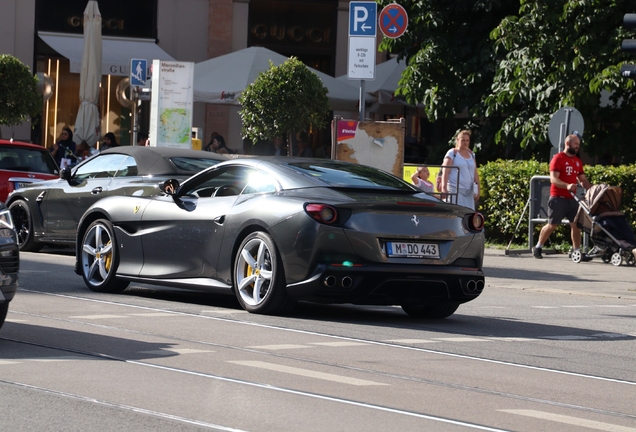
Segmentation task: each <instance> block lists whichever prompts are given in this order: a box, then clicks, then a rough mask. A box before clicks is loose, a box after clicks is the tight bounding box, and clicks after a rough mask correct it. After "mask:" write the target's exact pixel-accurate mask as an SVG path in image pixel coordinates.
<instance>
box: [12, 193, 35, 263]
mask: <svg viewBox="0 0 636 432" xmlns="http://www.w3.org/2000/svg"><path fill="white" fill-rule="evenodd" d="M9 211H10V212H11V219H13V225H14V226H15V232H16V234H17V235H18V247H19V248H20V250H21V251H24V252H37V251H39V250H40V249H42V246H43V245H42V244H40V243H38V242H37V241H36V240H35V236H34V235H33V218H32V217H31V210H29V204H27V203H26V201H23V200H17V201H13V202H12V203H11V204H10V205H9Z"/></svg>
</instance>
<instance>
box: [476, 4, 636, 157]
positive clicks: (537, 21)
mask: <svg viewBox="0 0 636 432" xmlns="http://www.w3.org/2000/svg"><path fill="white" fill-rule="evenodd" d="M520 3H521V6H520V9H519V12H518V14H517V16H510V17H508V18H506V19H504V20H503V21H502V22H501V23H500V25H498V26H497V27H496V28H495V29H494V31H493V32H492V37H493V39H494V40H495V42H496V47H497V53H498V55H499V59H500V61H499V63H498V65H497V69H496V74H495V78H494V82H493V86H492V91H491V93H490V94H489V95H488V96H487V97H486V104H487V106H488V110H487V112H486V114H487V116H488V117H490V116H494V115H501V114H504V113H505V114H506V118H505V121H504V122H503V124H502V127H501V128H500V130H499V131H498V133H497V135H496V141H497V142H500V143H503V142H510V141H520V143H521V146H522V147H530V148H535V149H539V148H541V147H542V146H543V147H545V145H546V142H547V130H548V124H549V121H550V116H551V115H552V114H553V113H554V112H556V111H557V110H558V109H559V108H560V107H563V106H573V107H575V108H577V109H578V110H579V111H580V112H581V114H582V115H583V118H584V119H585V125H586V130H585V135H584V138H585V139H584V142H583V144H584V148H585V150H586V152H587V153H588V154H592V155H602V154H604V153H606V152H612V153H613V154H615V155H620V156H622V157H623V161H624V162H632V161H634V160H635V159H636V147H635V146H633V145H632V143H631V141H632V140H633V137H634V133H635V132H636V130H635V125H634V122H633V118H634V114H636V113H635V112H634V104H633V103H632V101H633V99H634V96H635V93H634V83H633V82H632V81H630V80H626V79H622V78H621V77H620V74H619V70H620V65H621V64H622V63H623V62H624V60H626V59H628V57H627V56H626V54H625V53H622V52H621V50H620V44H621V40H622V39H623V38H624V37H626V32H625V30H623V29H621V25H622V19H623V14H624V13H625V12H626V11H629V12H636V10H631V9H633V8H634V5H633V2H628V1H626V0H522V1H521V2H520ZM601 90H606V91H607V92H609V93H608V94H610V95H611V96H610V98H609V99H610V103H609V104H605V103H602V100H601Z"/></svg>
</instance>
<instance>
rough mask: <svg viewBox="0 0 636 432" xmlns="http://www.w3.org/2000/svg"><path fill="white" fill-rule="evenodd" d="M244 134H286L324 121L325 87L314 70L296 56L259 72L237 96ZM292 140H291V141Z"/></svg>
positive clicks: (263, 136) (268, 137) (256, 136)
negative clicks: (240, 107)
mask: <svg viewBox="0 0 636 432" xmlns="http://www.w3.org/2000/svg"><path fill="white" fill-rule="evenodd" d="M239 102H240V103H241V106H242V109H241V111H240V115H241V118H242V120H243V128H242V135H243V138H249V139H250V140H251V141H252V142H257V141H259V140H272V139H274V138H276V137H285V136H287V137H289V139H291V136H290V135H291V134H292V133H293V132H298V131H304V130H307V129H309V128H314V129H318V128H320V127H322V126H324V125H325V123H326V119H327V114H328V112H329V101H328V99H327V89H326V88H325V87H324V86H323V84H322V81H321V80H320V78H319V77H318V75H316V74H315V73H313V72H311V71H310V70H309V69H308V68H307V66H305V64H304V63H302V62H301V61H300V60H298V59H297V58H295V57H291V58H289V59H288V60H286V61H285V62H284V63H283V64H281V65H280V66H274V65H273V64H272V63H271V62H270V68H269V69H268V70H267V71H265V72H261V74H259V76H258V78H256V80H255V81H254V82H253V83H252V84H250V85H248V86H247V88H246V89H245V90H244V91H243V93H242V94H241V96H240V97H239ZM290 142H291V141H290Z"/></svg>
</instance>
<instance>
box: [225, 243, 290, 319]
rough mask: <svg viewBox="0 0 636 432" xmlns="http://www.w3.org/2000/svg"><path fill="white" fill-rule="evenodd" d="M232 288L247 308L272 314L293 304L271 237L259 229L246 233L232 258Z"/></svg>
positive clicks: (286, 309)
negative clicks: (233, 258)
mask: <svg viewBox="0 0 636 432" xmlns="http://www.w3.org/2000/svg"><path fill="white" fill-rule="evenodd" d="M234 290H235V293H236V298H237V299H238V301H239V303H240V304H241V306H242V307H243V309H245V310H246V311H248V312H252V313H259V314H268V315H274V314H279V313H283V312H286V311H288V310H290V309H291V308H293V306H294V305H295V302H294V301H293V300H291V299H290V298H289V296H288V295H287V291H286V287H285V273H284V270H283V264H282V262H281V259H280V257H279V255H278V251H277V250H276V245H275V244H274V241H273V240H272V238H271V237H270V236H269V235H268V234H266V233H264V232H261V231H257V232H254V233H251V234H249V235H248V236H247V237H246V238H245V240H243V242H242V243H241V246H240V247H239V248H238V252H237V254H236V258H235V260H234Z"/></svg>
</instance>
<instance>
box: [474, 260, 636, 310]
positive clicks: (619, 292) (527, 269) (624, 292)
mask: <svg viewBox="0 0 636 432" xmlns="http://www.w3.org/2000/svg"><path fill="white" fill-rule="evenodd" d="M484 273H485V275H486V287H488V286H493V287H501V288H513V289H521V290H533V291H543V292H555V293H563V294H577V295H590V296H602V297H613V298H629V299H635V300H636V283H634V281H635V280H636V267H631V266H627V265H626V264H624V263H623V264H621V265H620V266H618V267H617V266H614V265H612V264H605V263H603V261H602V260H601V258H594V259H593V260H592V261H589V262H581V263H578V264H575V263H573V262H572V260H570V258H569V257H568V255H567V254H545V253H544V255H543V259H535V258H534V257H533V256H532V254H531V253H529V252H526V253H521V254H519V253H514V254H510V255H506V254H505V251H504V250H498V249H489V248H487V249H486V253H485V256H484Z"/></svg>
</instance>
